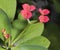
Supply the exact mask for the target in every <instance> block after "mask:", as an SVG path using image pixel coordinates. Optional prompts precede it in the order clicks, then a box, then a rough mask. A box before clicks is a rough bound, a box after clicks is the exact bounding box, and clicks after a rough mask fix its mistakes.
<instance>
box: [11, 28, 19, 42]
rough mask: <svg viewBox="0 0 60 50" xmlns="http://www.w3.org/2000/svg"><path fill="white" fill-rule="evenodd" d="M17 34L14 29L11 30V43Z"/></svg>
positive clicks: (17, 31) (16, 30)
mask: <svg viewBox="0 0 60 50" xmlns="http://www.w3.org/2000/svg"><path fill="white" fill-rule="evenodd" d="M18 33H19V30H18V29H16V28H12V29H11V36H12V41H13V40H14V39H15V38H16V36H17V34H18Z"/></svg>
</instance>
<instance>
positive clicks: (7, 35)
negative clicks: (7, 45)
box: [2, 29, 10, 39]
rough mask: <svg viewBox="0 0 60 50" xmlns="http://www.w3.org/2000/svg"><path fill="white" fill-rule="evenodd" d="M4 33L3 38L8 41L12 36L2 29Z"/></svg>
mask: <svg viewBox="0 0 60 50" xmlns="http://www.w3.org/2000/svg"><path fill="white" fill-rule="evenodd" d="M2 33H3V36H4V37H5V38H6V39H8V38H9V37H10V34H7V33H6V30H5V29H2Z"/></svg>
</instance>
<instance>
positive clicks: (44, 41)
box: [22, 36, 50, 48]
mask: <svg viewBox="0 0 60 50" xmlns="http://www.w3.org/2000/svg"><path fill="white" fill-rule="evenodd" d="M22 44H23V45H39V46H43V47H45V48H48V47H49V45H50V41H49V40H48V39H47V38H45V37H43V36H39V37H36V38H33V39H31V40H29V41H27V42H25V43H22Z"/></svg>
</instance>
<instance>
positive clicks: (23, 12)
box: [21, 10, 32, 19]
mask: <svg viewBox="0 0 60 50" xmlns="http://www.w3.org/2000/svg"><path fill="white" fill-rule="evenodd" d="M21 15H22V16H23V17H24V18H25V19H29V18H31V17H32V13H31V12H30V11H27V10H21Z"/></svg>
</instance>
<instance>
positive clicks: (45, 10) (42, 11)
mask: <svg viewBox="0 0 60 50" xmlns="http://www.w3.org/2000/svg"><path fill="white" fill-rule="evenodd" d="M39 12H40V13H41V15H48V14H49V13H50V11H49V10H48V9H43V10H42V9H39Z"/></svg>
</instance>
